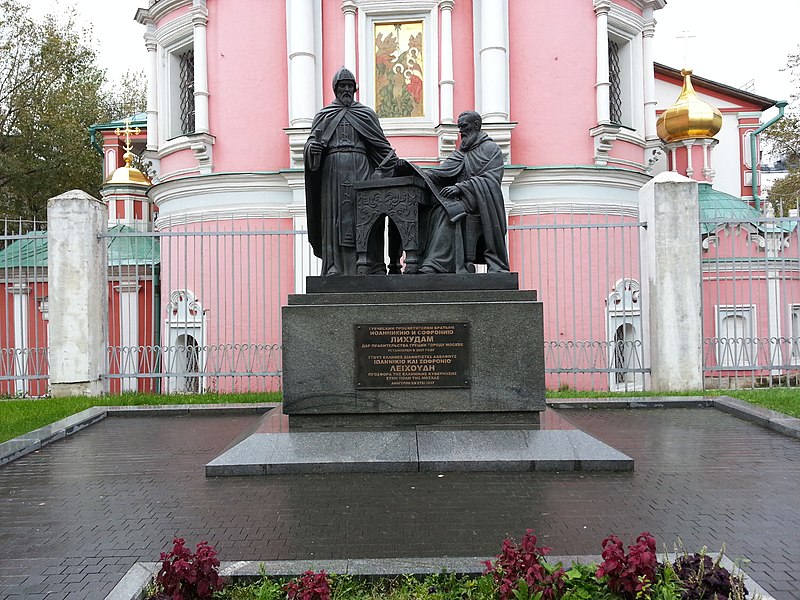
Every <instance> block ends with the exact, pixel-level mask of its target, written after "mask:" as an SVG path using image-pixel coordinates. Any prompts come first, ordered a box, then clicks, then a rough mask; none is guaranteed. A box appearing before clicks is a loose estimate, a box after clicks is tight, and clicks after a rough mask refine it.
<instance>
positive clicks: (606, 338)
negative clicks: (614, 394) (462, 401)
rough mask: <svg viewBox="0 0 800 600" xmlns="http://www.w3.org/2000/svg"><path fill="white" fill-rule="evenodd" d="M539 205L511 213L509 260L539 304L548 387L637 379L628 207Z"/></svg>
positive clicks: (641, 381)
mask: <svg viewBox="0 0 800 600" xmlns="http://www.w3.org/2000/svg"><path fill="white" fill-rule="evenodd" d="M564 208H565V207H564V206H563V205H562V206H559V207H558V212H556V211H555V210H553V209H552V208H550V207H542V208H541V209H539V210H537V211H536V212H535V213H532V214H528V215H525V216H522V217H518V218H512V224H511V225H510V227H509V235H508V239H509V254H510V258H511V268H512V270H516V271H518V272H519V276H520V286H521V287H524V288H525V289H533V290H537V293H538V297H539V299H540V300H542V302H543V308H544V343H545V374H546V385H547V387H548V389H562V390H564V389H582V390H586V389H595V390H610V391H634V390H642V389H644V387H645V373H647V372H649V365H647V364H646V363H645V360H644V352H643V344H644V339H643V337H642V335H643V329H642V322H641V294H640V285H639V284H640V281H641V276H640V269H639V262H640V261H639V238H640V234H641V229H642V227H643V226H644V224H643V223H641V222H639V220H638V215H637V214H636V211H635V209H632V208H631V207H629V206H625V205H621V206H617V207H613V206H612V207H608V206H605V207H602V208H591V207H583V206H580V205H577V206H573V207H572V210H570V211H569V212H564Z"/></svg>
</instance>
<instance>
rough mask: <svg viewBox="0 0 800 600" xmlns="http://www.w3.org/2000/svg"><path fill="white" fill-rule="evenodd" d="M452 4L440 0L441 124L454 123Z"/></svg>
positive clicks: (452, 1) (450, 0) (451, 1)
mask: <svg viewBox="0 0 800 600" xmlns="http://www.w3.org/2000/svg"><path fill="white" fill-rule="evenodd" d="M453 4H454V0H441V1H440V2H439V8H440V9H441V16H442V22H441V23H442V24H441V28H442V39H441V54H440V60H441V65H442V72H441V75H440V79H439V102H440V109H439V110H440V112H439V114H440V115H441V117H440V120H441V122H442V123H454V122H455V116H454V114H453V91H454V88H455V81H454V80H453Z"/></svg>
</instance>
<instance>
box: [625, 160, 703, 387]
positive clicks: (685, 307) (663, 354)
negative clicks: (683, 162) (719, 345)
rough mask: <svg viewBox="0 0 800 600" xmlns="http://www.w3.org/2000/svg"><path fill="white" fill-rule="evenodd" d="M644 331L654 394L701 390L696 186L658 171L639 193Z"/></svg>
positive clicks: (690, 181) (701, 358) (678, 176)
mask: <svg viewBox="0 0 800 600" xmlns="http://www.w3.org/2000/svg"><path fill="white" fill-rule="evenodd" d="M639 214H640V219H641V220H642V221H644V222H646V223H647V228H646V229H645V230H643V231H642V237H641V242H640V254H641V270H642V299H643V306H642V329H643V341H644V349H645V352H644V355H645V361H646V362H645V364H646V365H649V366H650V377H649V386H648V387H649V389H652V390H653V391H659V392H660V391H665V392H667V391H679V390H699V389H702V387H703V321H702V304H701V297H702V285H701V266H700V227H699V226H698V223H699V220H700V205H699V201H698V197H697V182H696V181H693V180H691V179H687V178H686V177H683V176H682V175H678V174H677V173H672V172H665V173H661V174H660V175H658V176H657V177H655V178H654V179H652V180H651V181H649V182H648V183H647V184H645V185H644V186H643V187H642V189H641V190H640V191H639Z"/></svg>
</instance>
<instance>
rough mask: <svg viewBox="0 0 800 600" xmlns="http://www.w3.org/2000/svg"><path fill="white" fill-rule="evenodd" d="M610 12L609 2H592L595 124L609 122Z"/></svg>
mask: <svg viewBox="0 0 800 600" xmlns="http://www.w3.org/2000/svg"><path fill="white" fill-rule="evenodd" d="M610 10H611V0H594V14H595V16H596V17H597V83H596V84H595V88H596V97H597V122H598V124H599V123H609V122H611V110H610V108H609V89H610V87H611V83H610V82H609V80H608V12H609V11H610Z"/></svg>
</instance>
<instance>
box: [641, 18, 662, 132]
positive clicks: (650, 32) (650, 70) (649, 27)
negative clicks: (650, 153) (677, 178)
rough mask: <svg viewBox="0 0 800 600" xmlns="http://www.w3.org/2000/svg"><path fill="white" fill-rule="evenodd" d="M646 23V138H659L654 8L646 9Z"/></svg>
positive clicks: (643, 37)
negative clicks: (654, 59)
mask: <svg viewBox="0 0 800 600" xmlns="http://www.w3.org/2000/svg"><path fill="white" fill-rule="evenodd" d="M644 18H645V25H644V29H643V30H642V62H643V63H644V65H643V67H644V134H645V139H646V140H655V139H658V134H657V133H656V104H658V101H657V100H656V78H655V70H654V67H653V36H654V35H655V32H656V22H655V20H654V19H653V9H652V8H645V9H644Z"/></svg>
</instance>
